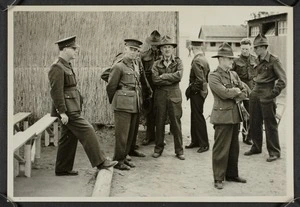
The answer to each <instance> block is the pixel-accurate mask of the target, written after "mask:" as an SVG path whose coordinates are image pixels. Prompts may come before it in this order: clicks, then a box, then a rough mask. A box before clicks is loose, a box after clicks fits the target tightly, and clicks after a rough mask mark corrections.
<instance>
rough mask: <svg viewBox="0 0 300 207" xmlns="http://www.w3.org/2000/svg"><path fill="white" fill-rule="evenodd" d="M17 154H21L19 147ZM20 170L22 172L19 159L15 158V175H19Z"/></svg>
mask: <svg viewBox="0 0 300 207" xmlns="http://www.w3.org/2000/svg"><path fill="white" fill-rule="evenodd" d="M15 154H16V155H20V153H19V149H17V150H16V151H15ZM19 172H20V165H19V161H18V160H16V159H15V158H14V176H15V177H17V176H18V175H19Z"/></svg>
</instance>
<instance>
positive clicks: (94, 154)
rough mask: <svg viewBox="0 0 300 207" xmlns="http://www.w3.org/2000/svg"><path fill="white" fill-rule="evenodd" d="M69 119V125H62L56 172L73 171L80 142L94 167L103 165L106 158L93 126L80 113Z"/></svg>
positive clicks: (70, 116)
mask: <svg viewBox="0 0 300 207" xmlns="http://www.w3.org/2000/svg"><path fill="white" fill-rule="evenodd" d="M68 117H69V122H68V123H67V125H63V124H62V130H61V138H60V139H59V141H58V150H57V157H56V167H55V172H66V171H71V170H72V169H73V165H74V159H75V154H76V149H77V143H78V140H79V142H80V143H81V144H82V146H83V148H84V151H85V152H86V154H87V156H88V158H89V160H90V162H91V165H92V167H95V166H98V165H100V164H101V163H103V162H104V161H105V159H106V158H105V155H104V152H103V151H102V150H101V148H100V143H99V141H98V138H97V135H96V133H95V130H94V128H93V126H92V125H91V124H90V123H89V122H88V121H87V120H85V119H84V118H83V117H82V116H81V115H80V113H76V114H72V115H69V114H68Z"/></svg>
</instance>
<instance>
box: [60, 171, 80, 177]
mask: <svg viewBox="0 0 300 207" xmlns="http://www.w3.org/2000/svg"><path fill="white" fill-rule="evenodd" d="M55 175H56V176H76V175H78V171H75V170H71V171H65V172H55Z"/></svg>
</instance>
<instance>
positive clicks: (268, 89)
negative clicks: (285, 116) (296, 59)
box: [245, 34, 286, 162]
mask: <svg viewBox="0 0 300 207" xmlns="http://www.w3.org/2000/svg"><path fill="white" fill-rule="evenodd" d="M253 45H254V52H255V53H256V55H257V59H256V67H255V70H256V76H255V77H254V79H253V80H254V82H255V86H254V88H253V90H252V92H251V94H250V126H251V127H250V135H251V138H252V141H253V145H252V147H251V149H250V150H249V151H247V152H245V155H246V156H250V155H253V154H259V153H261V151H262V139H263V130H262V129H263V127H262V125H263V124H264V126H265V131H266V144H267V150H268V153H269V157H268V158H267V162H272V161H275V160H277V159H278V158H280V155H281V150H280V145H279V137H278V123H277V121H276V117H275V115H276V97H277V96H278V95H279V94H280V93H281V91H282V90H283V89H284V88H285V87H286V74H285V70H284V69H283V68H282V64H281V62H280V60H279V59H278V58H277V57H276V56H274V55H273V54H271V53H270V52H269V51H268V46H269V43H268V39H267V38H266V36H265V35H263V34H258V35H257V36H256V37H255V39H254V43H253Z"/></svg>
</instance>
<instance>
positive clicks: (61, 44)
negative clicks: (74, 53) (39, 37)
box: [55, 36, 79, 50]
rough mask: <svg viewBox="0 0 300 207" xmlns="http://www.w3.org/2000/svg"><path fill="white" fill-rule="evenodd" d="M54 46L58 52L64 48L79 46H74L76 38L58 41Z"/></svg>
mask: <svg viewBox="0 0 300 207" xmlns="http://www.w3.org/2000/svg"><path fill="white" fill-rule="evenodd" d="M55 44H57V45H58V47H59V49H60V50H62V49H64V48H65V47H79V45H77V44H76V36H71V37H67V38H64V39H61V40H58V41H57V42H55Z"/></svg>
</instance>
